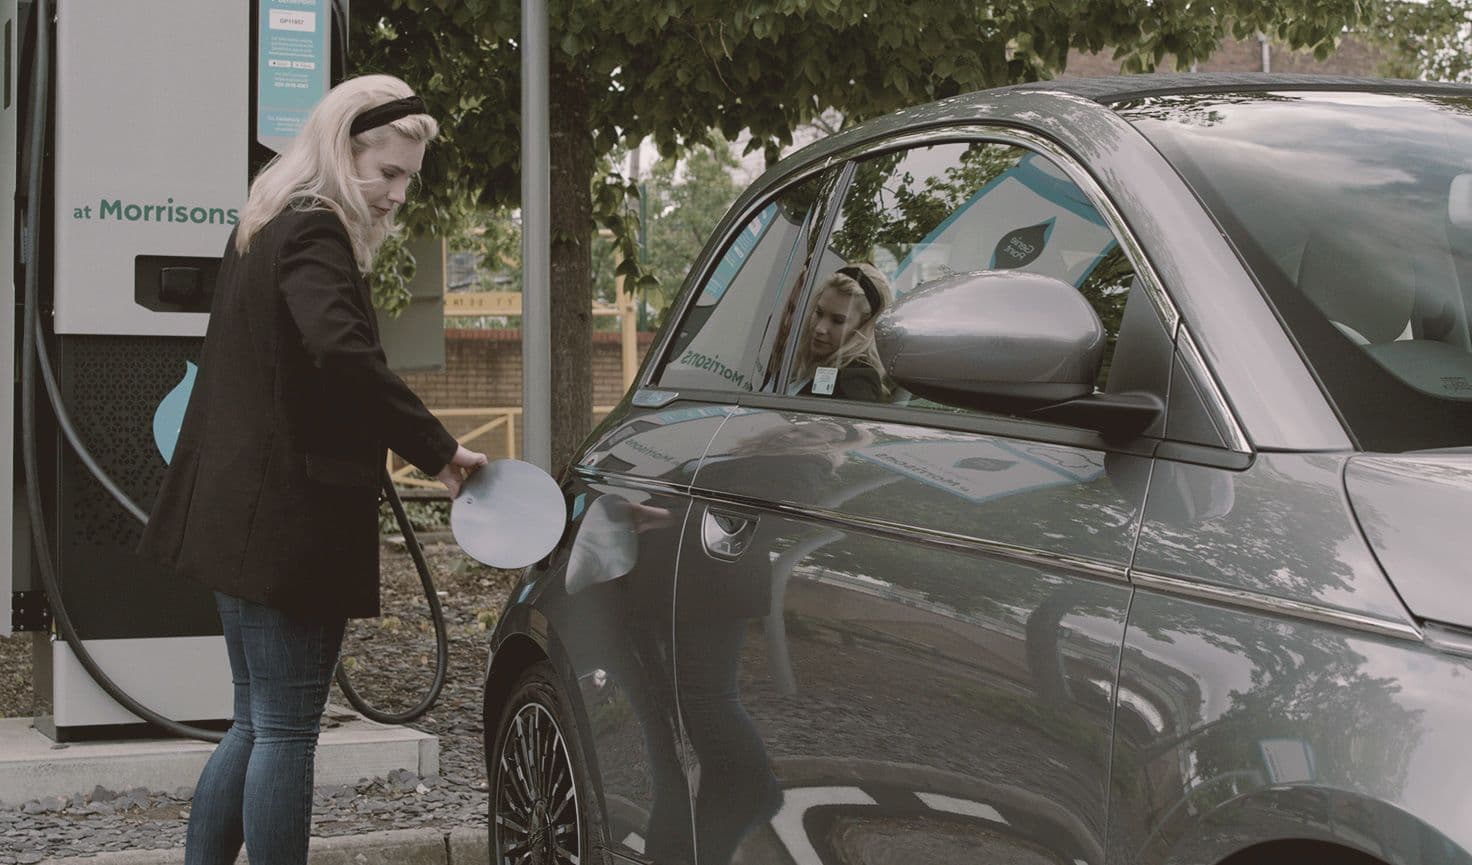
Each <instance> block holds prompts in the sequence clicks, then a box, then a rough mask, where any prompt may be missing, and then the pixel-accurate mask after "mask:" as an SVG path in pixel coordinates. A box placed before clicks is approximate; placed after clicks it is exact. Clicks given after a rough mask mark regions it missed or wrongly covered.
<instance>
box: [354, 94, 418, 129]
mask: <svg viewBox="0 0 1472 865" xmlns="http://www.w3.org/2000/svg"><path fill="white" fill-rule="evenodd" d="M427 113H428V112H427V111H425V110H424V100H423V99H420V98H419V97H418V96H405V97H404V98H403V99H395V100H394V101H392V102H385V103H383V104H382V105H376V106H374V107H373V108H370V109H368V110H367V111H364V112H363V113H362V114H359V115H358V116H357V117H354V118H353V125H352V126H350V127H348V134H349V135H361V134H362V133H364V132H367V131H368V130H370V129H377V128H378V127H380V126H385V125H387V124H389V123H393V122H394V121H395V120H402V119H403V118H405V117H408V116H409V115H411V114H427Z"/></svg>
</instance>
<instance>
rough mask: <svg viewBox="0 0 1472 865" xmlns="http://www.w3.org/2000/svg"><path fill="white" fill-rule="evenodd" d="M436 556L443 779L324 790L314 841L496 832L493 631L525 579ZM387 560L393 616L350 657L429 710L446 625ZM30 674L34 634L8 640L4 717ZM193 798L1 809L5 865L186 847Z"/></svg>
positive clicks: (341, 703)
mask: <svg viewBox="0 0 1472 865" xmlns="http://www.w3.org/2000/svg"><path fill="white" fill-rule="evenodd" d="M427 558H428V559H429V566H430V571H431V573H432V574H433V576H434V581H435V585H436V587H437V588H438V589H439V590H440V592H441V596H440V601H441V604H442V606H443V607H444V610H445V623H446V627H447V629H448V635H449V639H450V668H449V672H448V675H447V677H446V680H445V687H444V690H443V691H442V692H441V694H440V698H439V701H438V702H437V703H436V704H435V706H434V708H433V709H432V710H431V711H430V712H429V713H428V714H426V715H425V716H424V717H422V718H420V719H419V720H418V721H416V722H414V723H413V724H411V725H410V726H412V727H414V728H415V729H418V730H423V731H424V732H427V733H432V734H434V735H437V736H439V739H440V775H439V776H438V777H433V778H419V777H415V776H414V775H413V773H409V772H395V773H392V774H391V775H390V777H388V778H369V779H363V780H362V781H360V782H359V783H357V784H355V785H353V786H344V787H318V788H317V791H316V804H315V807H314V813H313V819H312V834H313V835H314V836H319V837H325V836H332V835H353V834H360V833H363V832H374V831H381V830H386V829H419V828H433V829H441V830H444V831H447V832H448V831H449V830H451V829H457V828H465V827H472V826H480V827H483V826H485V825H486V794H485V768H484V766H485V763H484V758H483V756H482V747H481V716H480V713H481V691H482V685H483V681H482V677H483V676H484V674H485V664H486V651H487V633H486V631H487V629H489V628H490V627H492V626H493V625H494V624H495V617H496V615H497V614H498V613H499V612H500V610H501V606H502V604H503V603H504V601H505V599H506V595H507V592H508V591H509V590H510V588H511V586H512V584H513V583H514V581H515V576H516V575H515V574H514V573H512V572H508V571H496V570H492V569H490V568H486V567H483V566H481V565H479V564H478V563H476V562H474V561H472V560H471V559H469V558H467V557H466V556H465V555H464V554H463V553H461V552H460V550H459V549H458V548H457V547H455V546H453V545H433V546H430V547H428V549H427ZM382 560H383V611H384V615H383V616H382V617H381V618H378V619H371V620H360V621H355V622H352V623H350V624H349V630H348V636H347V638H346V640H345V643H344V646H343V655H344V665H345V666H347V667H348V669H349V672H350V673H351V674H352V678H353V685H354V687H355V688H356V689H357V690H358V692H359V693H360V694H362V695H363V696H364V698H365V699H367V700H368V702H369V703H370V704H372V705H374V706H376V707H378V708H380V709H383V710H387V711H397V710H402V709H405V708H408V707H410V706H412V705H414V704H415V703H417V702H418V701H419V700H420V699H421V698H422V696H423V691H424V689H425V688H427V687H428V685H429V682H430V680H431V676H432V672H433V667H434V655H435V652H434V629H433V626H432V625H431V623H430V620H429V614H428V610H427V606H426V604H425V601H424V595H423V590H422V589H421V588H420V584H419V575H418V573H417V572H416V571H415V569H414V564H413V561H412V560H411V559H410V558H409V555H408V554H407V553H405V552H404V551H402V550H400V549H395V548H394V547H392V546H389V545H385V546H384V548H383V557H382ZM368 658H371V659H372V660H371V662H370V661H367V660H366V659H368ZM30 679H31V655H30V639H29V637H21V638H0V717H21V716H29V715H31V714H32V713H33V708H32V698H33V695H32V692H31V686H30ZM346 706H347V701H346V700H344V699H343V698H342V696H341V694H340V693H339V692H338V690H337V688H336V686H334V687H333V696H332V702H331V704H330V705H329V707H328V713H327V720H326V722H325V723H326V724H328V725H330V724H332V723H334V722H333V720H332V716H333V715H334V714H335V713H338V712H340V711H342V709H341V708H340V707H346ZM191 794H192V790H190V789H189V788H183V789H179V790H163V791H160V790H145V789H143V788H138V789H136V790H126V791H115V790H104V789H102V788H97V789H94V790H91V791H77V792H76V793H75V794H74V795H72V796H70V797H68V798H57V799H53V800H41V801H31V802H24V803H19V804H17V803H0V865H31V863H35V862H40V861H42V860H43V859H46V858H50V857H64V856H86V855H89V854H94V853H99V852H103V851H111V850H137V849H152V848H166V847H178V846H182V845H183V843H184V828H185V824H186V821H187V819H188V815H189V802H190V797H191Z"/></svg>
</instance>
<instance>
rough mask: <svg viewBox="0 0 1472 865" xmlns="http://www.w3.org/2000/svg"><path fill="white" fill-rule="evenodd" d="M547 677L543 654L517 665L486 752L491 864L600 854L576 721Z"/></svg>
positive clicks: (585, 859) (582, 861)
mask: <svg viewBox="0 0 1472 865" xmlns="http://www.w3.org/2000/svg"><path fill="white" fill-rule="evenodd" d="M555 683H556V676H555V674H554V672H553V669H552V665H551V664H549V663H547V662H545V661H542V662H539V663H537V664H533V665H532V666H530V667H528V668H527V669H526V670H525V671H523V672H522V674H521V676H520V678H518V679H517V681H516V684H515V685H514V686H512V689H511V697H510V699H508V700H507V701H506V704H505V708H504V709H503V710H502V712H501V717H500V720H499V722H498V723H497V726H496V736H495V738H494V739H493V740H492V746H491V750H490V751H489V752H488V753H487V755H486V763H487V769H488V773H487V778H488V781H489V784H490V795H489V797H488V800H489V801H488V807H489V811H490V814H489V818H490V847H491V861H492V862H493V863H495V865H587V863H594V862H598V861H601V860H600V859H599V857H600V856H601V855H602V851H601V849H600V848H601V847H602V836H601V834H600V832H601V828H600V827H601V823H600V821H599V820H598V819H597V817H596V816H595V815H596V812H597V805H596V803H595V802H594V801H593V799H592V798H591V796H590V795H589V790H590V787H589V784H588V783H587V773H586V771H585V770H584V767H583V761H582V749H581V747H580V743H579V741H578V739H577V735H578V733H577V725H576V723H575V722H574V721H573V718H572V713H571V712H570V711H568V708H567V702H566V700H564V699H563V697H562V695H561V693H560V692H559V691H558V689H557V685H556V684H555Z"/></svg>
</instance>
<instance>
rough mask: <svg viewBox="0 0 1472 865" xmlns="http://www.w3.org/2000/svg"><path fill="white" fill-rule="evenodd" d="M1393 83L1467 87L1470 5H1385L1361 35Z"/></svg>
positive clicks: (1454, 0) (1395, 1) (1406, 1)
mask: <svg viewBox="0 0 1472 865" xmlns="http://www.w3.org/2000/svg"><path fill="white" fill-rule="evenodd" d="M1366 35H1368V36H1369V38H1370V40H1371V41H1372V42H1374V43H1376V44H1378V45H1379V46H1380V47H1381V48H1382V49H1384V50H1385V52H1386V54H1387V57H1386V59H1385V62H1384V63H1382V64H1381V66H1380V72H1381V73H1382V74H1384V75H1387V76H1389V77H1392V78H1417V79H1427V80H1430V81H1472V0H1426V2H1424V3H1423V2H1418V0H1390V2H1387V3H1385V4H1383V5H1382V6H1381V7H1380V8H1379V9H1378V11H1377V20H1376V22H1375V26H1374V27H1372V28H1371V29H1370V30H1369V32H1368V33H1367V34H1366Z"/></svg>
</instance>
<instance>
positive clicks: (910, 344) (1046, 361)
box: [874, 270, 1104, 411]
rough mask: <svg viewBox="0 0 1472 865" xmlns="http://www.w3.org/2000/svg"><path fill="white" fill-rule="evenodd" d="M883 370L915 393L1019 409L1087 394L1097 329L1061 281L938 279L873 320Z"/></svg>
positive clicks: (1094, 318)
mask: <svg viewBox="0 0 1472 865" xmlns="http://www.w3.org/2000/svg"><path fill="white" fill-rule="evenodd" d="M874 335H875V340H876V341H877V343H878V345H879V355H880V358H881V360H883V362H884V368H885V371H886V372H888V373H889V375H890V376H891V377H892V378H893V379H894V380H895V381H896V382H898V383H899V384H900V386H902V387H904V388H905V389H906V390H909V391H910V392H911V393H913V394H916V395H917V396H922V397H926V398H927V399H933V400H935V401H937V402H943V403H946V404H948V405H955V406H960V407H963V408H976V409H984V410H994V411H995V410H1019V409H1028V408H1035V407H1039V406H1043V405H1050V404H1053V403H1059V402H1064V401H1066V400H1070V399H1077V398H1078V397H1082V396H1087V395H1089V394H1091V393H1093V392H1094V379H1095V378H1096V377H1097V376H1098V373H1099V364H1100V363H1101V362H1102V361H1103V357H1104V326H1103V325H1102V324H1101V323H1100V322H1099V316H1098V315H1097V314H1096V313H1095V312H1094V308H1093V307H1092V306H1090V305H1089V302H1088V301H1087V300H1085V299H1084V297H1083V295H1081V294H1079V292H1078V290H1077V289H1075V288H1074V287H1073V286H1071V285H1069V284H1068V283H1066V282H1063V281H1061V280H1058V279H1054V278H1053V277H1049V276H1042V275H1040V274H1035V273H1023V272H1019V271H1015V270H1005V271H983V272H980V273H966V274H961V275H958V276H952V277H947V278H946V279H942V280H937V281H935V282H932V283H928V284H926V285H923V286H921V287H919V288H918V289H916V290H914V291H912V292H909V293H907V294H905V295H904V296H903V297H901V298H900V299H899V300H898V301H897V302H896V303H895V304H894V306H893V307H891V308H890V309H889V310H887V311H885V312H884V313H883V314H881V316H880V318H879V321H878V323H877V324H876V326H875V332H874Z"/></svg>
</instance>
